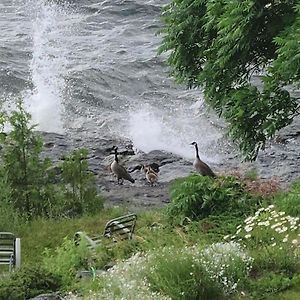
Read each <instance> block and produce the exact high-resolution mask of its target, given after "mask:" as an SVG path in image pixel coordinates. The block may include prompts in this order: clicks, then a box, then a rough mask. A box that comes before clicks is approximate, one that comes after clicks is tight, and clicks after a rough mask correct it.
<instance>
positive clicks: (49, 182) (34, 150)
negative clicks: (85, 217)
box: [0, 101, 104, 218]
mask: <svg viewBox="0 0 300 300" xmlns="http://www.w3.org/2000/svg"><path fill="white" fill-rule="evenodd" d="M30 123H31V116H30V114H29V113H27V112H26V111H25V109H24V107H23V103H22V101H19V102H17V106H16V110H15V111H12V112H11V113H10V114H6V113H5V112H3V111H0V147H1V148H2V149H1V153H0V154H1V161H2V164H1V165H0V178H1V179H0V188H1V191H3V193H2V195H1V196H0V204H1V203H2V202H7V203H10V204H11V205H12V207H13V208H14V209H15V210H16V211H18V212H19V213H20V214H21V215H23V216H25V217H27V218H33V217H36V216H48V217H74V216H77V215H82V214H84V213H97V212H99V211H100V210H101V209H102V208H103V202H104V201H103V198H102V197H101V196H99V195H98V194H97V189H96V183H95V178H94V175H93V174H92V173H91V172H89V170H88V162H87V154H88V153H87V150H85V149H79V150H75V151H74V152H73V153H71V154H70V155H69V156H67V157H66V158H65V160H64V162H63V163H62V166H61V169H62V172H61V174H60V175H57V174H55V171H54V168H53V164H52V162H51V161H50V159H49V158H43V159H42V158H41V153H42V151H43V141H42V139H41V137H40V136H39V135H38V134H37V133H36V132H34V128H35V126H32V125H30ZM4 125H7V126H8V127H10V128H11V130H10V131H9V132H8V133H5V132H4Z"/></svg>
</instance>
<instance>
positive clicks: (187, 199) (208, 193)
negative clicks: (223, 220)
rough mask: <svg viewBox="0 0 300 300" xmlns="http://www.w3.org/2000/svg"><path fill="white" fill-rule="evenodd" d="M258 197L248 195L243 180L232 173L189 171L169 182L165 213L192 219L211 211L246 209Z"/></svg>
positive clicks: (243, 211) (216, 212)
mask: <svg viewBox="0 0 300 300" xmlns="http://www.w3.org/2000/svg"><path fill="white" fill-rule="evenodd" d="M257 200H258V198H255V197H253V196H250V195H249V194H248V193H247V192H245V190H244V189H243V186H242V184H241V183H240V182H239V181H238V180H236V179H235V178H233V177H218V178H217V179H212V178H210V177H207V176H198V175H191V176H189V177H186V178H181V179H177V180H175V182H174V183H173V184H172V186H171V203H170V204H169V205H168V207H167V215H168V216H169V217H170V218H171V219H176V218H178V219H179V220H180V221H182V220H183V219H184V218H185V217H188V218H190V219H192V220H196V219H200V218H203V217H206V216H209V215H211V214H220V213H231V214H232V213H236V214H238V215H241V214H242V215H243V214H244V213H247V212H248V213H249V211H250V208H251V206H254V205H256V203H257Z"/></svg>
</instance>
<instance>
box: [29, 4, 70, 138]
mask: <svg viewBox="0 0 300 300" xmlns="http://www.w3.org/2000/svg"><path fill="white" fill-rule="evenodd" d="M29 5H32V9H33V11H34V16H33V18H32V43H33V49H32V60H31V65H30V69H31V76H32V83H33V85H34V88H33V90H30V91H27V93H26V95H25V96H24V100H25V105H26V107H27V109H28V111H29V112H30V113H31V115H32V121H33V123H35V124H38V127H37V129H39V130H42V131H52V132H58V133H62V132H63V122H62V113H63V93H64V88H65V75H66V74H67V66H68V60H67V57H68V50H67V47H66V44H67V43H66V42H65V40H64V36H66V35H68V32H69V30H70V28H69V26H70V25H67V23H66V17H67V10H66V8H64V7H63V6H61V5H58V4H55V3H53V2H49V1H43V0H42V1H36V2H34V1H30V2H29Z"/></svg>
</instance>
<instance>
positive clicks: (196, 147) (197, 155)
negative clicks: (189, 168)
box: [195, 144, 200, 159]
mask: <svg viewBox="0 0 300 300" xmlns="http://www.w3.org/2000/svg"><path fill="white" fill-rule="evenodd" d="M195 150H196V157H197V158H198V159H200V157H199V151H198V145H197V144H196V145H195Z"/></svg>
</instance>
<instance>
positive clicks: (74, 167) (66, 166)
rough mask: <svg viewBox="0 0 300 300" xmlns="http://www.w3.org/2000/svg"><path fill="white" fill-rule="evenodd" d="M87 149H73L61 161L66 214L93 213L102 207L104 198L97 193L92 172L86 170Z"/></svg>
mask: <svg viewBox="0 0 300 300" xmlns="http://www.w3.org/2000/svg"><path fill="white" fill-rule="evenodd" d="M87 155H88V151H87V150H86V149H79V150H74V151H73V152H72V153H71V154H70V155H68V156H67V157H65V160H64V162H63V163H62V166H61V169H62V173H61V177H62V181H63V198H64V201H63V202H64V203H63V205H62V206H64V211H65V214H67V215H68V216H72V217H73V216H76V215H82V214H84V213H87V214H95V213H98V212H99V211H101V210H102V209H103V203H104V199H103V198H102V197H101V196H99V195H98V194H97V189H96V183H95V177H94V174H92V173H91V172H90V171H89V170H88V162H87Z"/></svg>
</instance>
